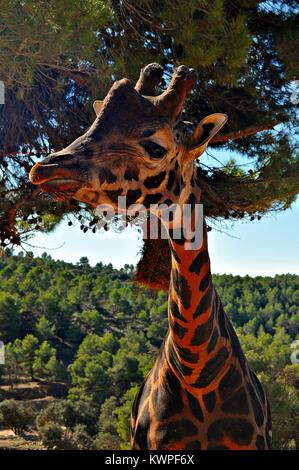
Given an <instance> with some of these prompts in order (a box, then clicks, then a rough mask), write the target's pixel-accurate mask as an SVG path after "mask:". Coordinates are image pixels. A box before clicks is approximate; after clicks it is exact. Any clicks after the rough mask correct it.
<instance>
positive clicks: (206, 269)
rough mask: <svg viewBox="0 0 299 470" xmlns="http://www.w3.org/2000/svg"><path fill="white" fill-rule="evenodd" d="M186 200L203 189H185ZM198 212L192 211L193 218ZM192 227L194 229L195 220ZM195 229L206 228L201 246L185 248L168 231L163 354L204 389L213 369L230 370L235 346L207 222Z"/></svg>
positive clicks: (174, 366)
mask: <svg viewBox="0 0 299 470" xmlns="http://www.w3.org/2000/svg"><path fill="white" fill-rule="evenodd" d="M184 201H185V202H186V203H187V202H190V201H192V203H193V204H195V203H197V204H198V203H199V192H197V194H196V190H195V191H194V190H193V189H192V188H191V186H190V191H189V190H187V187H186V190H185V194H184ZM194 214H195V210H192V214H191V219H192V218H194ZM191 226H193V230H195V222H194V220H191ZM168 229H169V227H168ZM196 230H202V244H201V245H200V246H198V247H197V248H195V249H188V250H187V249H185V248H186V244H185V243H184V242H185V240H184V237H183V238H182V239H177V238H174V237H173V230H172V229H171V228H170V229H169V244H170V249H171V253H172V259H171V282H170V289H169V298H168V320H169V332H168V335H167V339H166V343H165V345H166V346H165V352H166V354H167V356H168V360H169V363H170V365H171V366H172V367H173V368H174V369H175V371H176V372H177V373H179V374H180V375H183V376H184V379H185V381H186V382H188V383H189V384H190V385H192V384H194V383H196V384H197V385H196V386H202V387H205V386H206V385H207V384H208V381H209V380H210V375H211V374H210V372H211V371H212V372H213V373H214V372H215V371H216V372H217V371H218V370H219V373H220V374H221V375H222V374H224V373H225V372H226V370H227V368H228V367H229V366H230V364H231V361H232V348H231V344H230V340H229V335H228V332H227V325H226V322H228V320H227V318H226V316H225V314H224V312H223V309H222V305H221V302H220V299H219V297H218V295H217V293H216V291H215V288H214V285H213V282H212V276H211V270H210V258H209V253H208V245H207V230H206V224H205V222H204V221H201V223H198V221H197V226H196ZM228 323H229V322H228ZM205 368H206V369H205ZM199 382H200V383H199Z"/></svg>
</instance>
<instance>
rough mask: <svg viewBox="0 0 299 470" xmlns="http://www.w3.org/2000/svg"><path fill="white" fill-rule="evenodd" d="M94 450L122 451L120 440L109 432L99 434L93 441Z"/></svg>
mask: <svg viewBox="0 0 299 470" xmlns="http://www.w3.org/2000/svg"><path fill="white" fill-rule="evenodd" d="M93 449H95V450H120V438H119V437H117V436H115V435H113V434H111V433H109V432H99V433H98V435H97V437H96V438H95V440H94V441H93Z"/></svg>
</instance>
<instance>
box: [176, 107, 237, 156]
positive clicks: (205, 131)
mask: <svg viewBox="0 0 299 470" xmlns="http://www.w3.org/2000/svg"><path fill="white" fill-rule="evenodd" d="M227 119H228V116H227V115H226V114H220V113H215V114H209V116H206V117H205V118H203V119H202V120H201V121H200V123H199V124H198V125H197V127H196V129H195V131H194V132H193V134H191V135H190V137H189V138H188V142H187V149H188V152H186V158H185V160H184V163H187V162H190V161H191V160H195V159H196V158H198V157H200V155H201V154H203V152H204V151H205V149H206V148H207V146H208V144H209V142H210V140H211V139H212V138H213V137H214V136H215V135H216V134H217V132H219V131H220V129H221V127H223V126H224V124H225V123H226V121H227Z"/></svg>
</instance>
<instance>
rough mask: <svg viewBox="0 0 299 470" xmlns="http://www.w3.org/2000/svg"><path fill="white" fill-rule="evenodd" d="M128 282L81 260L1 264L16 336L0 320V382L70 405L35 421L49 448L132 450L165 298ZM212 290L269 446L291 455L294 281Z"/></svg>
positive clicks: (222, 279)
mask: <svg viewBox="0 0 299 470" xmlns="http://www.w3.org/2000/svg"><path fill="white" fill-rule="evenodd" d="M37 273H38V277H37ZM132 275H133V268H132V267H128V266H127V267H126V268H124V269H122V270H119V271H117V270H115V269H113V267H112V266H111V265H108V266H104V265H103V264H101V263H99V264H97V265H96V266H94V267H91V266H90V265H89V263H88V262H87V261H86V260H80V262H79V263H77V264H76V265H72V264H70V263H65V262H63V261H54V260H52V259H51V257H50V256H43V257H42V258H36V259H32V258H31V257H29V256H14V255H13V253H10V255H9V256H8V257H6V258H0V283H1V292H2V294H3V295H2V298H5V299H9V300H8V304H7V305H10V310H9V315H11V318H14V317H15V316H17V318H18V319H19V320H18V328H17V329H15V332H14V333H12V330H11V329H10V328H11V325H10V324H9V322H8V318H7V317H6V316H5V315H4V313H5V312H4V310H3V315H2V322H3V323H2V324H3V325H6V326H5V327H6V328H8V330H9V331H10V336H9V337H10V340H11V342H10V343H9V344H6V365H5V366H4V367H3V368H2V374H3V376H2V380H3V381H4V380H5V382H6V383H9V384H11V385H14V384H15V383H17V382H18V381H19V380H20V378H22V380H23V379H24V378H29V379H30V378H31V377H32V375H33V376H34V378H35V379H37V380H41V381H44V380H46V381H51V380H55V381H56V380H58V379H59V380H63V381H65V383H66V385H67V387H68V398H67V399H66V400H59V401H57V402H55V403H53V404H50V405H49V406H48V407H47V408H46V409H45V410H43V411H42V412H41V413H40V414H39V416H38V418H37V427H38V429H39V430H41V431H40V432H41V435H44V437H43V442H44V443H45V445H46V446H50V448H53V447H55V448H60V446H61V447H63V448H72V449H76V448H81V449H82V448H88V449H89V448H93V449H127V448H129V418H130V412H131V407H132V402H133V400H134V397H135V395H136V393H137V391H138V389H139V387H140V385H141V384H142V382H143V378H144V377H145V375H146V374H147V372H148V371H149V370H150V368H151V366H152V364H153V360H154V358H155V357H156V355H157V353H158V349H159V347H160V345H161V343H162V341H163V339H164V336H165V333H166V331H167V296H166V294H165V293H164V292H154V291H149V290H147V289H144V288H140V287H137V286H136V285H135V284H134V283H133V282H132ZM36 279H38V282H37V281H36ZM214 282H215V285H216V288H217V290H218V292H219V294H220V296H221V299H222V302H223V305H224V308H225V310H226V311H227V313H228V314H229V315H230V317H231V319H232V321H233V323H234V326H235V328H236V329H237V332H238V336H239V338H240V341H241V343H242V347H243V349H244V350H245V352H246V356H247V358H248V360H249V362H250V364H251V366H252V368H253V369H254V370H255V372H256V373H257V374H258V376H259V378H260V379H261V381H262V383H263V385H264V386H265V388H266V391H267V395H268V397H269V399H270V403H271V408H272V417H273V438H274V446H275V448H276V449H279V448H280V449H294V448H296V447H298V437H296V436H298V434H296V432H297V431H296V430H297V428H298V415H299V412H298V406H299V405H298V390H299V370H298V365H296V364H291V360H290V355H291V353H292V351H293V350H292V348H291V344H292V342H293V341H294V340H296V339H298V334H299V328H298V325H299V321H298V319H299V312H298V301H299V277H298V276H295V275H279V276H275V277H273V278H271V277H256V278H251V277H249V276H245V277H240V276H230V275H222V276H218V275H215V276H214ZM12 286H14V295H13V300H12V296H11V294H10V292H11V291H12ZM49 292H50V293H51V295H48V293H49ZM82 292H83V294H82ZM6 294H7V295H6ZM13 308H15V310H16V312H17V314H16V312H14V311H13ZM82 319H84V321H83V320H82ZM99 319H100V323H99V324H97V322H98V320H99ZM4 333H6V331H4ZM13 335H15V336H13ZM60 368H61V369H62V371H60ZM66 370H67V373H66ZM61 372H63V374H61ZM45 426H46V427H45ZM44 427H45V429H44ZM296 439H297V441H296ZM80 442H81V444H80Z"/></svg>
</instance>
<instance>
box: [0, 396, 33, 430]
mask: <svg viewBox="0 0 299 470" xmlns="http://www.w3.org/2000/svg"><path fill="white" fill-rule="evenodd" d="M0 422H1V423H2V424H3V425H4V426H7V427H8V428H10V429H12V430H13V432H14V433H15V434H17V435H19V436H21V435H22V434H23V433H24V431H25V430H26V429H27V428H28V426H29V425H30V424H31V423H32V422H33V412H32V409H31V408H30V407H28V406H27V405H26V407H25V406H24V405H22V404H19V403H17V402H16V401H15V400H4V401H3V402H2V403H0Z"/></svg>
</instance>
